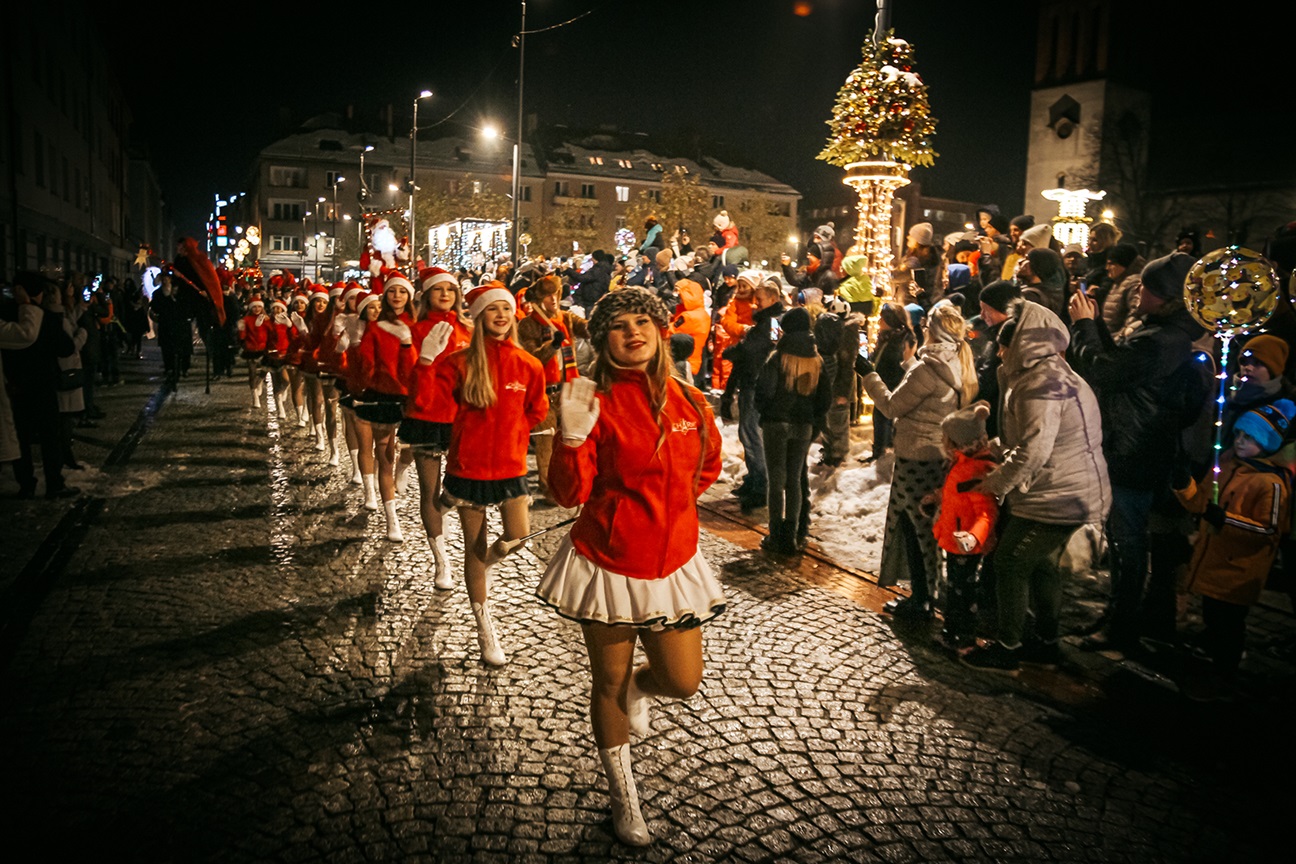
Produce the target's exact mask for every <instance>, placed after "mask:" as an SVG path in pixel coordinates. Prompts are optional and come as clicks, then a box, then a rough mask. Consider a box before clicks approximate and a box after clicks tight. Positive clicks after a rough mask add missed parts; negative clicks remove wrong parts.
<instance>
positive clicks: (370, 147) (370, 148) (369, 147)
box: [364, 144, 374, 153]
mask: <svg viewBox="0 0 1296 864" xmlns="http://www.w3.org/2000/svg"><path fill="white" fill-rule="evenodd" d="M373 149H374V148H373V145H372V144H366V145H365V149H364V152H365V153H372V152H373Z"/></svg>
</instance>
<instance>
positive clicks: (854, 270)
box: [837, 255, 877, 303]
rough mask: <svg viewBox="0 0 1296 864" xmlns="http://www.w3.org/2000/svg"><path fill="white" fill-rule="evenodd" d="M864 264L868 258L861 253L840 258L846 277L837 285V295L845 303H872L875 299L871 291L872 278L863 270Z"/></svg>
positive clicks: (875, 296)
mask: <svg viewBox="0 0 1296 864" xmlns="http://www.w3.org/2000/svg"><path fill="white" fill-rule="evenodd" d="M866 264H868V258H867V257H865V256H863V255H847V256H846V257H845V258H843V259H842V271H843V272H844V273H845V274H846V278H845V279H843V280H842V281H841V284H839V285H838V286H837V296H838V297H840V298H842V299H843V300H845V301H846V302H847V303H872V302H873V301H874V300H876V299H877V295H875V294H874V293H873V280H871V279H870V278H869V275H868V273H866V272H865V270H864V267H865V265H866Z"/></svg>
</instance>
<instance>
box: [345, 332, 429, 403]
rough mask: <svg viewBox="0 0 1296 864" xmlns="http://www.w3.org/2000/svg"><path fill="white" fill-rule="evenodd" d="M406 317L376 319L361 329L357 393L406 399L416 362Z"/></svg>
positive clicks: (411, 335) (357, 358)
mask: <svg viewBox="0 0 1296 864" xmlns="http://www.w3.org/2000/svg"><path fill="white" fill-rule="evenodd" d="M413 339H414V336H413V333H412V332H411V331H410V326H409V319H408V317H406V316H404V315H402V316H401V317H400V318H398V319H397V320H395V321H387V320H385V319H382V318H380V319H378V320H377V321H373V322H371V323H370V324H369V326H367V327H366V328H365V332H364V338H362V339H361V340H360V347H359V349H358V350H357V351H356V354H355V358H356V360H357V361H358V362H359V363H360V370H359V374H358V376H357V378H356V381H357V384H358V385H359V388H360V389H359V390H358V391H356V392H358V393H364V392H366V391H372V392H375V393H384V394H386V395H388V396H408V395H409V384H408V382H409V377H410V373H411V372H413V371H414V364H415V363H417V362H418V349H417V348H415V347H414V343H413Z"/></svg>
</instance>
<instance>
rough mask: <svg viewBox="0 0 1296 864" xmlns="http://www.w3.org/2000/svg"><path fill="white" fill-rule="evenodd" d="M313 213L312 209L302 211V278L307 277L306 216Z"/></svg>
mask: <svg viewBox="0 0 1296 864" xmlns="http://www.w3.org/2000/svg"><path fill="white" fill-rule="evenodd" d="M310 215H311V211H309V210H306V211H303V212H302V242H301V278H303V279H305V278H306V217H307V216H310Z"/></svg>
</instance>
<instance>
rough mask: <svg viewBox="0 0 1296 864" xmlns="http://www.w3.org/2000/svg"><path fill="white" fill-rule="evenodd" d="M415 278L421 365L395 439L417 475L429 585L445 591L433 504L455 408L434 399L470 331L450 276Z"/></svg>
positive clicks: (438, 514)
mask: <svg viewBox="0 0 1296 864" xmlns="http://www.w3.org/2000/svg"><path fill="white" fill-rule="evenodd" d="M419 275H420V279H419V284H420V287H421V288H422V293H421V294H419V300H420V307H421V308H422V310H423V312H422V315H421V316H420V318H419V320H418V321H416V322H415V323H414V326H413V327H411V328H410V329H411V330H412V331H413V337H414V338H413V342H414V344H415V345H417V346H419V360H418V363H417V364H415V366H414V371H413V373H412V374H411V375H410V379H409V400H408V401H407V402H406V403H405V419H403V420H401V425H400V430H399V433H398V434H399V436H400V440H401V441H403V442H405V444H406V445H408V446H407V448H406V450H405V451H404V452H406V453H410V454H411V456H412V458H413V459H414V466H415V470H417V471H418V478H419V513H420V515H421V516H422V518H423V530H424V531H426V532H427V538H428V543H429V544H430V545H431V547H432V557H433V559H434V560H435V562H436V577H435V580H434V582H433V584H434V585H436V587H437V588H440V589H442V590H449V589H451V588H453V587H454V576H453V575H452V574H451V573H450V565H449V562H448V561H447V560H446V553H445V535H444V523H443V513H442V510H441V508H440V507H438V506H437V504H438V502H439V501H440V498H441V457H442V456H444V455H445V453H446V451H447V450H449V449H450V428H451V424H452V423H453V422H454V417H455V403H454V401H453V400H450V399H444V398H443V399H440V400H438V399H436V398H434V394H435V393H436V373H437V367H438V366H440V365H442V364H443V363H445V362H446V360H447V358H448V357H449V356H450V355H451V354H453V353H454V352H456V351H459V350H461V349H464V348H467V347H468V345H469V342H470V341H471V339H472V329H471V327H470V326H469V325H468V322H467V321H466V319H465V318H464V317H463V313H462V312H461V311H460V307H461V306H462V302H463V292H462V291H461V289H460V288H459V282H458V280H456V279H455V277H454V274H452V273H448V272H446V271H445V270H442V269H441V268H440V267H429V268H427V269H426V270H424V271H423V272H422V273H421V274H419ZM403 457H404V454H403V453H402V458H403ZM398 491H399V489H398Z"/></svg>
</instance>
